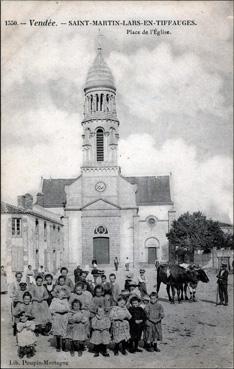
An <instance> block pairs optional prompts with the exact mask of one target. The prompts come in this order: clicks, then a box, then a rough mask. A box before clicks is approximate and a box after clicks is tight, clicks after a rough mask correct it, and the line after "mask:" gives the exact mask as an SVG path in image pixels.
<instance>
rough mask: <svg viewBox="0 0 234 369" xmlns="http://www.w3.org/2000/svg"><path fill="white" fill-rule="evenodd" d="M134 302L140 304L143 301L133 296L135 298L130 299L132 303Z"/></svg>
mask: <svg viewBox="0 0 234 369" xmlns="http://www.w3.org/2000/svg"><path fill="white" fill-rule="evenodd" d="M133 301H138V302H140V301H141V299H139V297H138V296H133V297H132V298H131V299H130V303H132V302H133Z"/></svg>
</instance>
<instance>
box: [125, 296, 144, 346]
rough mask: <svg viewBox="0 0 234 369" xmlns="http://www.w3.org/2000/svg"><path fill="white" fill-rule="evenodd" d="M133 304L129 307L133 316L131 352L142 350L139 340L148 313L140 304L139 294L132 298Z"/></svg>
mask: <svg viewBox="0 0 234 369" xmlns="http://www.w3.org/2000/svg"><path fill="white" fill-rule="evenodd" d="M130 302H131V306H130V308H129V309H128V310H129V312H130V314H131V316H132V318H131V319H130V321H129V323H130V335H131V339H130V352H131V353H135V352H142V350H140V349H139V348H138V344H139V341H140V339H141V335H142V331H143V329H144V325H145V321H146V314H145V311H144V309H142V307H140V306H139V303H140V299H139V298H138V297H137V296H134V297H132V298H131V301H130Z"/></svg>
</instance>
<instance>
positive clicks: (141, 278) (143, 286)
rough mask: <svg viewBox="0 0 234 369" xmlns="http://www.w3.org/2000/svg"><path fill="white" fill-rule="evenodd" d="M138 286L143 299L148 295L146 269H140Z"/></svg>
mask: <svg viewBox="0 0 234 369" xmlns="http://www.w3.org/2000/svg"><path fill="white" fill-rule="evenodd" d="M138 285H139V290H140V293H141V297H143V296H144V295H147V287H146V285H147V280H146V276H145V269H140V275H139V276H138Z"/></svg>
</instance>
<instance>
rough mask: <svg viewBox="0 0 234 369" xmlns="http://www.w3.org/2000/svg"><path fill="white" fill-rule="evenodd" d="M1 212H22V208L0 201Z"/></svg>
mask: <svg viewBox="0 0 234 369" xmlns="http://www.w3.org/2000/svg"><path fill="white" fill-rule="evenodd" d="M1 214H24V209H21V208H19V207H18V206H15V205H11V204H7V203H6V202H4V201H1Z"/></svg>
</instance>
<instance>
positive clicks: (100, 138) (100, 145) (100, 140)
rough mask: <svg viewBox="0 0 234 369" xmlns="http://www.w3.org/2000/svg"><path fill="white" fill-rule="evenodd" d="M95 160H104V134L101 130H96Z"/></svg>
mask: <svg viewBox="0 0 234 369" xmlns="http://www.w3.org/2000/svg"><path fill="white" fill-rule="evenodd" d="M97 161H104V134H103V130H102V129H101V128H99V129H98V130H97Z"/></svg>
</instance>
